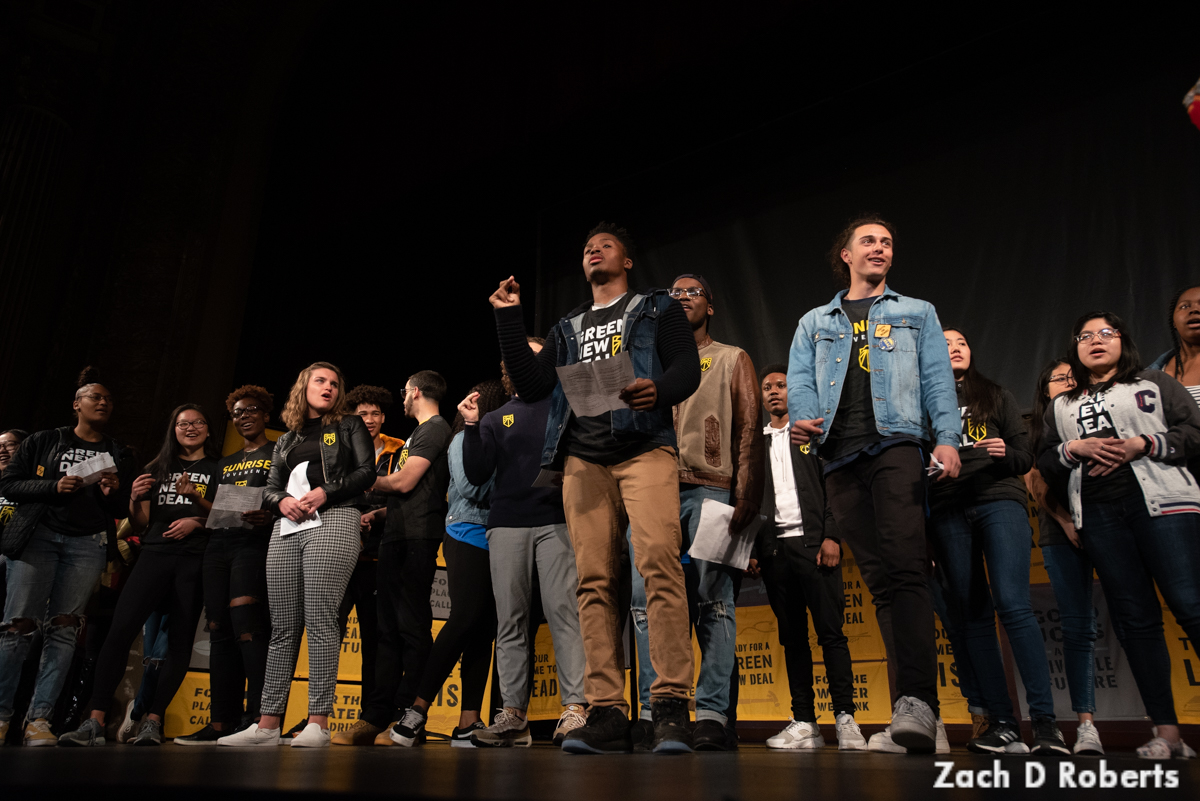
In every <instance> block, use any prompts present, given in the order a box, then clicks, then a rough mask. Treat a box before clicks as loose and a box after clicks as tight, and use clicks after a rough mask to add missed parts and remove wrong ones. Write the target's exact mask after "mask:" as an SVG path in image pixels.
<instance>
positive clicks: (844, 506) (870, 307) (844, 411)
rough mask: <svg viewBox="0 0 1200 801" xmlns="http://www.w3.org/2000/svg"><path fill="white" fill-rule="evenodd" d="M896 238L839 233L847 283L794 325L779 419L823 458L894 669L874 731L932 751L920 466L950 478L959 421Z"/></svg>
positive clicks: (882, 232)
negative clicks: (898, 282) (884, 712)
mask: <svg viewBox="0 0 1200 801" xmlns="http://www.w3.org/2000/svg"><path fill="white" fill-rule="evenodd" d="M894 238H895V236H894V230H893V227H892V226H891V225H890V224H888V223H886V222H884V221H883V220H880V219H877V218H862V219H858V220H855V221H854V222H852V223H851V224H850V225H849V226H847V228H846V229H845V230H844V231H842V232H841V234H839V235H838V237H837V239H836V240H835V242H834V247H833V249H832V251H831V254H830V261H831V263H832V265H833V268H834V273H835V275H836V276H837V277H838V278H839V279H840V281H841V282H842V283H843V285H845V286H846V287H847V288H846V289H844V290H842V291H841V292H838V294H837V295H835V296H834V298H833V300H832V301H831V302H830V303H828V304H826V305H825V306H821V307H818V308H816V309H813V310H812V311H810V312H808V313H807V314H805V315H804V317H802V318H801V320H800V324H799V326H798V327H797V329H796V336H795V339H794V340H793V341H792V347H791V355H790V359H789V363H788V374H787V383H788V415H789V417H790V419H791V420H792V441H793V442H794V443H795V444H797V445H805V444H808V443H809V442H810V441H813V442H815V443H816V444H817V447H818V453H819V454H820V456H821V457H822V459H823V460H824V462H825V477H826V484H825V486H826V491H827V493H828V496H829V504H830V507H831V508H832V510H833V517H834V520H835V521H837V526H838V530H839V531H840V532H841V534H842V536H843V537H844V538H845V539H846V540H847V541H848V542H849V544H850V547H851V548H852V549H853V551H854V555H855V557H856V558H857V560H858V564H859V568H860V570H861V571H862V574H863V579H864V580H865V581H866V583H867V587H868V589H870V591H871V596H872V598H873V600H874V603H875V607H876V616H877V618H878V620H879V627H880V631H881V632H882V634H883V637H884V643H885V646H886V647H887V652H888V658H889V659H891V660H893V661H894V662H895V665H896V674H897V679H896V684H897V687H896V690H897V693H898V696H899V697H898V698H896V700H895V704H894V708H893V710H892V723H891V726H890V727H889V729H888V730H887V731H885V732H881V733H880V734H877V735H875V737H878V738H879V742H880V744H881V745H883V744H884V742H885V741H886V742H887V744H888V745H890V744H892V743H894V744H896V745H899V746H902V747H904V748H906V749H910V750H912V751H915V752H931V751H933V750H934V748H935V746H936V740H937V739H939V737H940V732H941V731H943V729H942V727H941V724H940V720H939V718H938V697H937V650H936V646H935V643H934V621H933V605H932V602H931V600H930V597H929V587H928V585H927V583H926V576H925V574H926V547H925V487H926V466H927V465H933V466H935V467H936V465H938V464H940V465H941V468H940V472H941V476H940V477H939V478H942V477H944V478H954V477H955V476H957V475H958V471H959V458H958V439H959V427H960V420H959V415H958V401H957V398H956V395H955V392H954V374H953V372H951V369H950V357H949V354H948V352H947V350H946V340H945V338H944V337H943V336H942V326H941V323H940V322H939V321H938V317H937V312H936V311H935V310H934V308H933V306H932V305H931V304H929V303H927V302H926V301H923V300H917V299H916V298H909V297H905V296H904V295H901V294H900V293H898V292H896V291H895V290H892V289H889V288H888V286H887V276H888V273H889V271H890V270H891V267H892V253H893V244H894ZM930 424H932V430H931V429H930ZM929 443H932V444H933V449H932V453H929V452H928V451H927V450H926V448H927V447H928V444H929ZM872 739H874V738H872Z"/></svg>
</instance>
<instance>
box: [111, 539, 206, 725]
mask: <svg viewBox="0 0 1200 801" xmlns="http://www.w3.org/2000/svg"><path fill="white" fill-rule="evenodd" d="M192 536H196V535H194V534H193V535H192ZM165 551H166V549H160V548H153V547H151V548H143V549H142V553H141V555H140V556H139V557H138V561H137V564H136V565H135V566H134V568H133V572H131V573H130V574H129V581H128V583H127V584H126V585H125V589H124V590H123V591H122V592H121V597H120V599H119V600H118V601H117V608H116V611H114V612H113V621H112V627H111V628H110V629H109V631H108V637H107V638H105V640H104V647H102V648H101V649H100V657H99V659H98V660H97V662H96V679H95V684H94V685H93V689H92V700H91V702H90V703H89V704H88V709H99V710H100V711H102V712H107V711H108V708H109V707H110V706H112V701H113V693H115V692H116V691H117V685H118V684H120V682H121V679H123V678H124V677H125V664H126V663H127V662H128V661H129V646H131V645H133V641H134V640H135V639H136V638H137V635H138V632H140V631H141V630H142V626H143V625H144V624H145V622H146V618H147V617H149V616H150V613H151V612H153V611H154V610H155V609H158V608H164V609H167V610H168V614H170V615H171V627H170V628H169V629H168V630H167V659H166V661H165V662H163V665H162V669H161V672H160V673H159V677H158V687H157V688H156V691H155V693H154V703H153V704H152V705H151V706H150V709H149V712H150V713H151V714H153V715H159V716H162V715H165V714H166V712H167V707H168V706H169V705H170V703H171V699H172V698H174V697H175V693H176V691H178V690H179V685H180V684H182V683H183V678H184V676H186V675H187V670H188V665H189V664H190V663H191V661H192V642H193V641H194V640H195V638H196V623H197V622H198V621H199V620H200V610H201V608H202V607H203V603H204V602H203V598H202V595H201V592H200V574H201V566H202V564H203V561H204V556H203V554H190V553H171V552H165ZM164 602H165V603H164ZM160 604H163V606H162V607H160Z"/></svg>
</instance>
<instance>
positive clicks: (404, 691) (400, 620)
mask: <svg viewBox="0 0 1200 801" xmlns="http://www.w3.org/2000/svg"><path fill="white" fill-rule="evenodd" d="M439 544H440V542H439V541H438V540H391V541H385V542H383V543H382V544H381V545H380V546H379V574H378V576H377V578H378V581H379V586H378V594H377V595H376V596H375V598H376V601H377V602H378V609H379V655H378V657H377V658H376V660H375V691H374V692H373V693H372V694H371V698H370V699H369V700H368V702H367V708H366V709H364V710H363V714H362V717H363V720H366V721H367V722H368V723H370V724H372V725H374V726H378V727H379V728H384V727H385V726H388V725H390V724H391V723H392V721H394V720H396V719H397V718H398V717H399V714H398V713H399V712H400V711H402V710H404V709H406V708H408V707H410V706H412V702H413V700H414V699H415V698H416V697H417V685H418V684H419V683H420V681H421V676H422V674H424V672H425V663H426V661H427V660H428V659H429V651H430V649H431V648H432V647H433V634H432V633H431V631H430V627H431V626H432V625H433V610H432V609H431V608H430V606H429V593H430V590H431V589H432V588H433V576H434V572H435V571H436V570H437V552H438V545H439Z"/></svg>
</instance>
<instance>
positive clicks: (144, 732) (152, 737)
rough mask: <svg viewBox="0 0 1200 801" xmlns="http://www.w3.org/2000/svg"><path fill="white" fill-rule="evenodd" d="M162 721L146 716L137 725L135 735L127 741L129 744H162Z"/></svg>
mask: <svg viewBox="0 0 1200 801" xmlns="http://www.w3.org/2000/svg"><path fill="white" fill-rule="evenodd" d="M162 743H163V735H162V721H161V720H153V719H152V718H146V719H145V720H143V721H142V722H141V723H140V724H139V725H138V733H137V737H134V738H133V739H132V740H130V741H129V744H130V745H162Z"/></svg>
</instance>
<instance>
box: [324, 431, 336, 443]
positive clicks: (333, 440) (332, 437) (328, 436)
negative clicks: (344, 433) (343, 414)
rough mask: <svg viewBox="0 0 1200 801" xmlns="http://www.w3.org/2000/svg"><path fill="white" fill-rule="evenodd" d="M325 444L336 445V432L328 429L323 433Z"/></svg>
mask: <svg viewBox="0 0 1200 801" xmlns="http://www.w3.org/2000/svg"><path fill="white" fill-rule="evenodd" d="M325 444H326V445H336V444H337V434H335V433H333V432H332V431H330V432H329V433H328V434H326V435H325Z"/></svg>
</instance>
